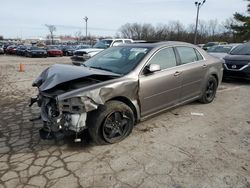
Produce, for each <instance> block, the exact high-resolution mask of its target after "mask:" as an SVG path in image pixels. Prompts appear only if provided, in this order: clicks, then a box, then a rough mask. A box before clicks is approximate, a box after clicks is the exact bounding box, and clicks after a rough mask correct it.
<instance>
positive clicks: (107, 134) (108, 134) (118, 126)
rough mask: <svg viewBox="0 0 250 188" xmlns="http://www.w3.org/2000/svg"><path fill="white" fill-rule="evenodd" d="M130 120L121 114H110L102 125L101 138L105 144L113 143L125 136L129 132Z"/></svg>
mask: <svg viewBox="0 0 250 188" xmlns="http://www.w3.org/2000/svg"><path fill="white" fill-rule="evenodd" d="M130 123H131V121H130V118H129V117H128V116H126V115H125V114H123V113H121V112H117V111H116V112H112V113H110V114H109V115H108V116H107V117H106V119H105V121H104V124H103V130H102V132H103V137H104V139H105V140H106V141H107V142H110V143H114V142H116V141H119V140H121V139H123V138H124V136H126V134H127V132H128V130H129V124H130Z"/></svg>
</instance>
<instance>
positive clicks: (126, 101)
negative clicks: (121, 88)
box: [109, 97, 138, 122]
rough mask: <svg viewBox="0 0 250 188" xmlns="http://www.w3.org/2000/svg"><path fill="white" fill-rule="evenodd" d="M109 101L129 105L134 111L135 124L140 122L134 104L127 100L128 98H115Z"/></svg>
mask: <svg viewBox="0 0 250 188" xmlns="http://www.w3.org/2000/svg"><path fill="white" fill-rule="evenodd" d="M109 101H120V102H123V103H125V104H126V105H128V106H129V107H130V108H131V109H132V111H133V113H134V117H135V122H137V121H138V116H137V111H136V108H135V106H134V104H133V103H132V102H131V101H130V100H129V99H128V98H126V97H115V98H112V99H110V100H109Z"/></svg>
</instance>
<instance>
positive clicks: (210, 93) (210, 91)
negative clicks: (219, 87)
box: [206, 80, 216, 100]
mask: <svg viewBox="0 0 250 188" xmlns="http://www.w3.org/2000/svg"><path fill="white" fill-rule="evenodd" d="M215 91H216V84H215V83H214V82H213V81H212V80H210V81H209V82H208V84H207V90H206V97H207V99H208V100H212V99H213V98H214V96H215Z"/></svg>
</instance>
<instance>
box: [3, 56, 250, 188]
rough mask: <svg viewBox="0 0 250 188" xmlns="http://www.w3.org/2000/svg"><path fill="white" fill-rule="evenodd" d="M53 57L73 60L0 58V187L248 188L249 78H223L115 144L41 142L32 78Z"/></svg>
mask: <svg viewBox="0 0 250 188" xmlns="http://www.w3.org/2000/svg"><path fill="white" fill-rule="evenodd" d="M19 63H24V64H25V72H18V66H19ZM54 63H70V59H69V58H68V57H63V58H46V59H45V58H41V59H40V58H38V59H34V58H21V57H10V56H0V187H143V188H144V187H174V188H182V187H206V188H208V187H214V188H224V187H225V188H226V187H228V188H229V187H237V188H249V187H250V84H249V83H248V82H235V81H231V82H227V83H223V84H222V85H221V86H220V88H219V91H218V94H217V97H216V99H215V101H214V102H213V103H211V104H208V105H202V104H200V103H198V102H194V103H192V104H189V105H185V106H182V107H179V108H177V109H174V110H172V111H169V112H166V113H163V114H161V115H159V116H157V117H155V118H153V119H150V120H148V121H145V122H142V123H140V124H138V125H137V126H136V127H135V129H134V131H133V133H132V134H131V136H129V138H127V139H126V140H124V141H123V142H121V143H119V144H114V145H107V146H96V145H94V144H93V143H92V142H91V141H89V139H88V138H86V137H85V139H84V141H83V142H82V143H73V142H72V141H71V139H67V140H65V141H60V142H54V141H44V140H40V138H39V136H38V130H39V128H40V127H41V126H42V124H41V122H30V121H29V119H31V118H34V117H37V114H38V108H37V107H35V106H34V107H32V108H31V109H30V108H29V107H28V106H27V105H28V100H29V97H30V96H32V95H35V94H36V90H35V89H33V88H32V87H31V83H32V80H34V79H35V78H36V77H37V76H38V74H39V73H40V72H41V71H42V70H43V69H45V68H46V67H48V66H49V65H52V64H54ZM193 112H195V113H203V116H197V115H191V113H193Z"/></svg>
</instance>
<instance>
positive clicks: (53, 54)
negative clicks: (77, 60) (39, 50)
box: [47, 46, 63, 57]
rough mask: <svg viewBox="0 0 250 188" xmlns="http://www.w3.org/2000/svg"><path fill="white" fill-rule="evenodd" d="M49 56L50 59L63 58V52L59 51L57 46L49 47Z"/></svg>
mask: <svg viewBox="0 0 250 188" xmlns="http://www.w3.org/2000/svg"><path fill="white" fill-rule="evenodd" d="M47 54H48V56H50V57H56V56H63V52H62V50H60V49H58V47H57V46H48V47H47Z"/></svg>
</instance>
